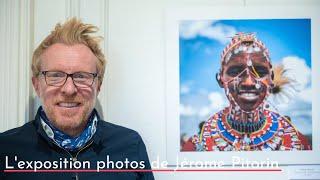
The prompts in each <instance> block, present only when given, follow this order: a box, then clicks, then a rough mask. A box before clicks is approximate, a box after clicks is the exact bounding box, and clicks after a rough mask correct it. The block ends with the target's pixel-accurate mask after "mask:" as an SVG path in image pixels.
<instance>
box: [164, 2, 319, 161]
mask: <svg viewBox="0 0 320 180" xmlns="http://www.w3.org/2000/svg"><path fill="white" fill-rule="evenodd" d="M270 12H272V13H270ZM317 27H320V15H319V13H317V10H316V9H315V8H312V7H308V6H306V7H282V6H277V7H273V6H269V7H264V8H263V9H262V8H260V7H255V6H242V7H226V6H221V7H212V8H211V7H207V8H190V9H189V8H188V9H169V10H168V11H167V12H166V70H167V72H166V75H167V78H166V83H167V89H166V93H167V104H166V106H167V107H166V109H167V159H168V161H169V162H170V164H173V165H178V164H179V160H186V161H206V160H214V161H223V162H224V163H225V164H232V163H233V161H234V159H233V158H234V157H237V158H238V159H241V160H249V161H250V160H252V161H265V160H270V161H271V160H272V161H277V162H278V163H279V164H319V163H320V157H319V156H318V155H317V154H319V152H320V149H319V147H320V133H319V131H317V128H319V127H320V123H319V118H320V113H319V111H317V109H319V103H318V102H317V101H316V99H320V95H319V93H317V92H319V90H320V88H319V84H320V83H319V80H318V79H319V78H317V77H319V75H320V73H319V71H318V70H317V68H316V67H318V65H319V64H320V63H319V61H318V59H319V58H320V55H319V54H320V53H319V52H318V51H316V49H319V47H320V44H319V41H317V40H318V39H319V29H318V28H317ZM240 41H241V42H240ZM251 42H252V44H253V45H252V46H251V45H250V47H249V46H245V45H246V44H250V43H251ZM242 45H243V46H242ZM244 48H246V49H245V50H243V49H244ZM250 48H251V49H250ZM249 51H250V52H249ZM239 52H240V53H239ZM252 52H257V54H258V52H259V53H261V54H263V57H265V59H266V60H264V61H266V62H267V63H266V64H270V68H269V66H268V65H266V67H265V69H270V71H267V70H266V71H263V70H262V69H263V68H262V69H261V67H260V66H259V65H257V66H256V65H255V63H256V62H255V61H256V60H255V59H254V56H252V54H254V53H252ZM241 53H243V54H244V55H243V57H248V60H245V61H244V63H243V64H242V65H239V66H235V65H234V64H235V63H232V68H229V67H231V65H229V64H230V63H229V62H230V61H229V59H230V57H231V59H232V58H234V59H237V57H238V56H239V57H240V55H239V54H241ZM249 56H250V57H249ZM241 57H242V56H241ZM261 57H262V56H261ZM238 59H241V58H238ZM242 59H243V58H242ZM257 59H259V58H257ZM260 59H261V58H260ZM236 61H237V62H238V61H239V62H240V61H241V60H234V62H236ZM257 61H258V60H257ZM252 62H253V65H252ZM247 64H248V65H247ZM235 67H238V69H239V68H240V70H237V69H236V68H235ZM228 68H229V69H228ZM241 68H242V69H241ZM259 68H260V69H259ZM226 69H228V70H226ZM230 69H231V70H230ZM263 72H266V73H269V75H270V79H272V80H270V83H269V84H268V83H267V84H268V85H266V88H265V89H263V87H264V86H263V83H262V81H263V80H262V79H266V78H263V76H264V74H263ZM228 73H229V74H228ZM230 74H231V75H230ZM232 74H235V75H234V76H232ZM259 75H260V76H259ZM221 76H222V77H221ZM225 76H228V77H229V76H231V78H229V80H228V84H232V86H234V89H236V88H235V87H238V88H239V89H240V90H238V91H237V92H238V96H240V98H239V99H240V100H237V97H235V96H236V95H233V94H232V92H231V93H230V91H232V90H233V88H232V87H231V85H230V87H228V85H225V84H224V83H226V81H223V80H224V77H225ZM265 76H267V75H265ZM221 79H223V80H221ZM248 79H249V80H248ZM244 81H251V83H252V88H253V89H255V91H253V90H252V91H251V90H247V91H246V92H242V91H244V90H241V88H244V87H242V85H241V83H244ZM235 82H236V83H235ZM239 82H240V83H239ZM261 83H262V88H261V87H260V85H261ZM269 85H270V87H272V88H267V87H269ZM240 86H241V88H240ZM230 88H231V89H230ZM246 88H247V89H248V88H249V85H248V87H246ZM257 89H258V90H257ZM263 90H265V94H264V95H261V94H262V92H263ZM235 91H236V90H235ZM239 91H241V92H242V94H241V93H239ZM258 92H259V93H258ZM235 94H236V93H235ZM259 96H260V99H261V102H262V103H261V104H262V105H261V107H260V106H257V107H255V108H252V109H255V110H256V109H259V108H261V109H262V110H261V111H259V112H261V113H258V114H262V116H261V117H263V118H260V115H256V114H255V115H254V117H251V116H250V117H251V118H252V119H250V118H249V120H248V122H249V121H250V123H245V125H243V123H242V124H239V123H238V124H237V123H234V122H233V121H232V118H234V119H236V118H237V116H235V115H234V114H236V113H237V109H241V110H242V109H243V108H241V107H242V106H248V104H250V102H252V101H253V100H252V99H255V98H256V99H259ZM241 98H242V100H243V99H244V100H243V104H244V105H242V106H241ZM257 101H258V100H257ZM239 104H240V105H239ZM253 104H254V103H253ZM239 107H240V108H239ZM249 109H250V108H249ZM234 111H235V112H236V113H234ZM239 112H240V110H239ZM241 112H242V111H241ZM245 112H249V111H245ZM250 112H251V110H250ZM268 115H270V118H268ZM224 116H225V120H224V119H223V117H224ZM256 116H259V118H256ZM241 117H243V114H241ZM273 117H274V119H273ZM229 119H231V120H229ZM240 119H241V120H242V119H243V118H240ZM247 119H248V118H247ZM256 119H258V120H257V123H256V124H255V121H256ZM259 119H263V122H262V121H261V122H259ZM268 119H270V122H269V126H268V122H267V121H268ZM220 121H221V123H220ZM219 123H220V124H219ZM223 123H225V124H223ZM277 123H278V124H277ZM247 124H250V126H247ZM242 125H243V126H242ZM228 128H229V129H228ZM237 128H238V129H237ZM255 128H256V129H255ZM244 129H245V130H244ZM242 130H243V132H242ZM258 130H261V133H257V132H258ZM280 131H281V132H280ZM254 133H256V135H255V136H253V137H251V136H250V137H246V136H247V135H246V134H254ZM289 134H290V135H289ZM292 134H295V135H292ZM239 136H243V137H244V138H242V139H244V140H238V139H241V138H239ZM206 137H210V138H206ZM237 138H238V139H237ZM211 139H213V140H212V141H211ZM246 139H248V140H246ZM208 140H209V141H208ZM295 140H297V141H295ZM199 142H200V143H199ZM297 142H299V143H297Z"/></svg>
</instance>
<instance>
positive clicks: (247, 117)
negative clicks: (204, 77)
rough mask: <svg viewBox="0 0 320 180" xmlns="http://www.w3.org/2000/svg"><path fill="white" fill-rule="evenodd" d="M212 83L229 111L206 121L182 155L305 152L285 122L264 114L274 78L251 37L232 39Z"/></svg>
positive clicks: (267, 112) (262, 50) (264, 50)
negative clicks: (218, 88)
mask: <svg viewBox="0 0 320 180" xmlns="http://www.w3.org/2000/svg"><path fill="white" fill-rule="evenodd" d="M216 78H217V81H218V83H219V85H220V87H221V88H224V91H225V94H226V96H227V98H228V100H229V106H228V107H226V108H225V109H223V110H222V111H220V112H218V113H216V114H214V115H213V116H211V117H210V118H209V119H208V120H207V121H206V122H205V123H204V125H203V127H202V130H201V132H200V134H199V135H195V136H194V137H193V138H192V139H190V141H189V142H188V143H186V145H185V147H186V148H182V149H183V150H187V151H188V150H189V151H190V150H191V151H194V150H196V151H254V150H309V149H311V146H310V145H309V143H308V142H307V140H306V138H305V137H304V136H303V135H302V134H301V133H300V132H299V131H298V130H297V129H296V128H295V127H294V126H293V125H292V123H291V122H290V120H289V119H288V118H286V117H284V116H281V115H280V114H278V113H276V112H273V111H271V110H268V109H267V108H268V105H267V103H266V99H267V97H268V95H269V94H270V93H271V92H273V91H275V81H274V73H273V70H272V65H271V61H270V57H269V52H268V49H267V48H266V47H265V45H264V44H263V43H262V42H261V41H260V40H258V39H257V38H256V37H255V35H254V34H245V33H239V34H236V35H235V36H234V37H233V38H232V40H231V42H230V43H229V44H228V45H227V46H226V47H225V49H224V50H223V52H222V55H221V69H220V72H219V73H217V75H216ZM191 141H192V144H193V146H190V144H191Z"/></svg>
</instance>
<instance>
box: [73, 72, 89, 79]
mask: <svg viewBox="0 0 320 180" xmlns="http://www.w3.org/2000/svg"><path fill="white" fill-rule="evenodd" d="M73 78H77V79H88V78H90V74H88V73H75V74H73Z"/></svg>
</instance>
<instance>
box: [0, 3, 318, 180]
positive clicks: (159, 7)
mask: <svg viewBox="0 0 320 180" xmlns="http://www.w3.org/2000/svg"><path fill="white" fill-rule="evenodd" d="M0 3H1V4H0V8H1V11H0V14H1V17H0V20H1V24H2V25H1V28H0V37H1V41H0V51H1V52H0V58H1V59H0V68H1V69H0V73H1V75H0V80H1V82H3V86H2V88H1V93H2V95H1V96H0V119H1V120H0V131H4V130H7V129H10V128H13V127H17V126H19V125H21V124H23V123H24V122H26V121H28V120H29V116H32V115H33V111H34V107H33V106H36V105H34V104H36V103H35V101H34V100H33V98H32V97H33V96H34V93H33V91H32V87H31V83H30V75H29V74H30V71H28V68H29V67H30V59H31V53H30V49H34V48H35V46H36V45H37V44H38V43H39V42H40V40H42V39H43V37H45V36H46V35H47V34H48V33H49V31H50V30H51V29H52V27H53V26H54V24H55V23H56V22H58V21H61V20H64V19H65V18H67V17H70V16H78V17H81V18H82V19H83V20H84V21H85V22H88V23H92V24H95V25H97V26H99V27H100V30H101V32H100V33H101V35H103V36H104V37H105V40H106V41H105V42H104V44H102V46H103V48H104V50H105V53H106V55H107V57H108V61H109V62H108V63H109V64H108V67H107V74H106V77H105V82H104V85H103V87H102V93H101V94H100V95H99V99H100V102H101V104H102V107H103V112H104V117H105V119H106V120H107V121H110V122H114V123H117V124H120V125H123V126H126V127H130V128H132V129H135V130H137V131H138V132H140V134H141V135H142V137H143V139H144V141H145V143H146V145H147V148H148V152H149V156H150V159H151V160H155V159H156V157H157V156H160V159H162V160H165V158H166V155H167V154H166V128H167V126H169V124H168V125H167V124H166V116H165V114H166V112H165V103H166V102H165V95H166V94H165V84H166V82H165V45H164V44H165V34H164V31H165V27H164V24H165V22H164V21H165V19H164V15H165V14H164V13H165V10H166V9H167V8H172V7H176V8H180V7H194V6H216V5H227V6H249V5H253V6H267V5H306V4H311V5H317V6H318V7H319V5H320V3H319V1H316V0H282V1H280V2H279V1H276V0H268V1H261V0H229V1H226V0H175V1H170V0H106V1H104V0H56V1H53V0H25V1H19V0H0ZM284 13H285V12H284ZM17 52H18V53H17ZM9 75H10V77H9ZM30 106H31V107H30ZM11 112H14V113H11ZM15 112H17V113H15ZM168 138H170V137H168ZM155 176H156V178H157V179H195V178H199V177H201V178H208V179H210V178H212V179H213V178H215V179H287V175H286V173H285V172H276V173H274V172H273V173H272V172H265V173H262V172H259V173H252V172H247V173H245V172H240V173H235V172H234V173H230V172H228V173H225V172H218V173H155Z"/></svg>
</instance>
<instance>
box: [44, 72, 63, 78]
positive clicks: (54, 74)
mask: <svg viewBox="0 0 320 180" xmlns="http://www.w3.org/2000/svg"><path fill="white" fill-rule="evenodd" d="M47 76H48V77H64V76H65V74H64V73H62V72H48V73H47Z"/></svg>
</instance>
